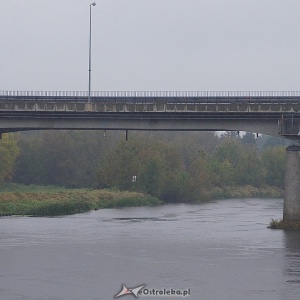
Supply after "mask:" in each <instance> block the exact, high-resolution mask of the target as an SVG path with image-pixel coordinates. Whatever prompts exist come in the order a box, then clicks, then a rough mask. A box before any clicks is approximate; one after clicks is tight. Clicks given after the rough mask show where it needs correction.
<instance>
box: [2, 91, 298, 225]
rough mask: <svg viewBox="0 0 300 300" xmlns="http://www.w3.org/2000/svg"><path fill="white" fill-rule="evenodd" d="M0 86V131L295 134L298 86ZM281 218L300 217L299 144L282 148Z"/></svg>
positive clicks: (291, 135)
mask: <svg viewBox="0 0 300 300" xmlns="http://www.w3.org/2000/svg"><path fill="white" fill-rule="evenodd" d="M90 100H91V101H88V94H87V92H27V91H26V92H22V91H0V137H1V134H2V133H4V132H14V131H24V130H49V129H51V130H58V129H103V130H126V131H127V130H178V131H184V130H190V131H196V130H203V131H205V130H213V131H216V130H217V131H222V130H236V131H249V132H257V133H264V134H268V135H273V136H282V137H286V138H289V139H292V140H298V141H299V140H300V92H127V91H126V92H92V93H91V99H90ZM283 219H284V220H285V221H288V222H300V146H299V145H297V146H291V147H288V148H287V164H286V177H285V196H284V210H283Z"/></svg>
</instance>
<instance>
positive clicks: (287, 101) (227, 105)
mask: <svg viewBox="0 0 300 300" xmlns="http://www.w3.org/2000/svg"><path fill="white" fill-rule="evenodd" d="M90 100H91V101H90V103H88V97H87V93H86V92H18V91H14V92H1V91H0V132H1V131H2V132H5V131H16V130H29V129H51V128H54V129H93V128H94V129H101V128H102V129H113V130H117V129H132V130H235V129H236V130H246V131H251V130H253V131H254V132H261V133H266V134H272V135H275V134H278V133H279V134H280V135H282V136H286V137H290V138H296V139H299V136H298V134H299V132H300V92H93V93H92V94H91V98H90ZM1 128H2V129H1Z"/></svg>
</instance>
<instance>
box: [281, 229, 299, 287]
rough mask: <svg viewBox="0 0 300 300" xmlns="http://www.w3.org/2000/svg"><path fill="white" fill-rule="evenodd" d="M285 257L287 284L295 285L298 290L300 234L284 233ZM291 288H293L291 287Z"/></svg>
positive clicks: (293, 232) (295, 232)
mask: <svg viewBox="0 0 300 300" xmlns="http://www.w3.org/2000/svg"><path fill="white" fill-rule="evenodd" d="M284 241H285V253H286V254H285V256H286V270H285V271H286V273H287V275H288V279H287V282H289V283H295V288H296V289H299V287H300V286H299V283H300V232H297V231H285V232H284ZM291 288H293V287H291Z"/></svg>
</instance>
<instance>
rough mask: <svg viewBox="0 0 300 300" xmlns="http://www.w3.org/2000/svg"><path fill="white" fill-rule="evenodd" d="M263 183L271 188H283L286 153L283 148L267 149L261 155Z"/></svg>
mask: <svg viewBox="0 0 300 300" xmlns="http://www.w3.org/2000/svg"><path fill="white" fill-rule="evenodd" d="M261 158H262V166H263V168H264V171H265V182H266V184H268V185H271V186H278V187H283V186H284V176H285V162H286V151H285V147H283V146H277V147H268V148H266V149H265V150H264V151H263V152H262V154H261Z"/></svg>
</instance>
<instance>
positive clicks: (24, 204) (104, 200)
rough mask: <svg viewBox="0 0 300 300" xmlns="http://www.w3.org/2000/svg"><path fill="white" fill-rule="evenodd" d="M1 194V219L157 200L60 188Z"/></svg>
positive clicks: (148, 203) (8, 190)
mask: <svg viewBox="0 0 300 300" xmlns="http://www.w3.org/2000/svg"><path fill="white" fill-rule="evenodd" d="M13 187H14V188H16V190H18V191H14V192H12V191H11V190H12V189H11V188H9V187H8V185H6V188H5V189H4V190H2V191H0V216H5V215H30V216H61V215H71V214H76V213H83V212H87V211H90V210H96V209H99V208H116V207H130V206H154V205H159V204H161V201H159V200H158V199H157V198H155V197H153V196H150V195H144V194H141V193H136V192H126V191H125V192H122V191H118V190H86V189H64V188H58V187H56V188H55V187H38V186H31V187H28V186H16V185H15V184H14V185H13Z"/></svg>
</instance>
